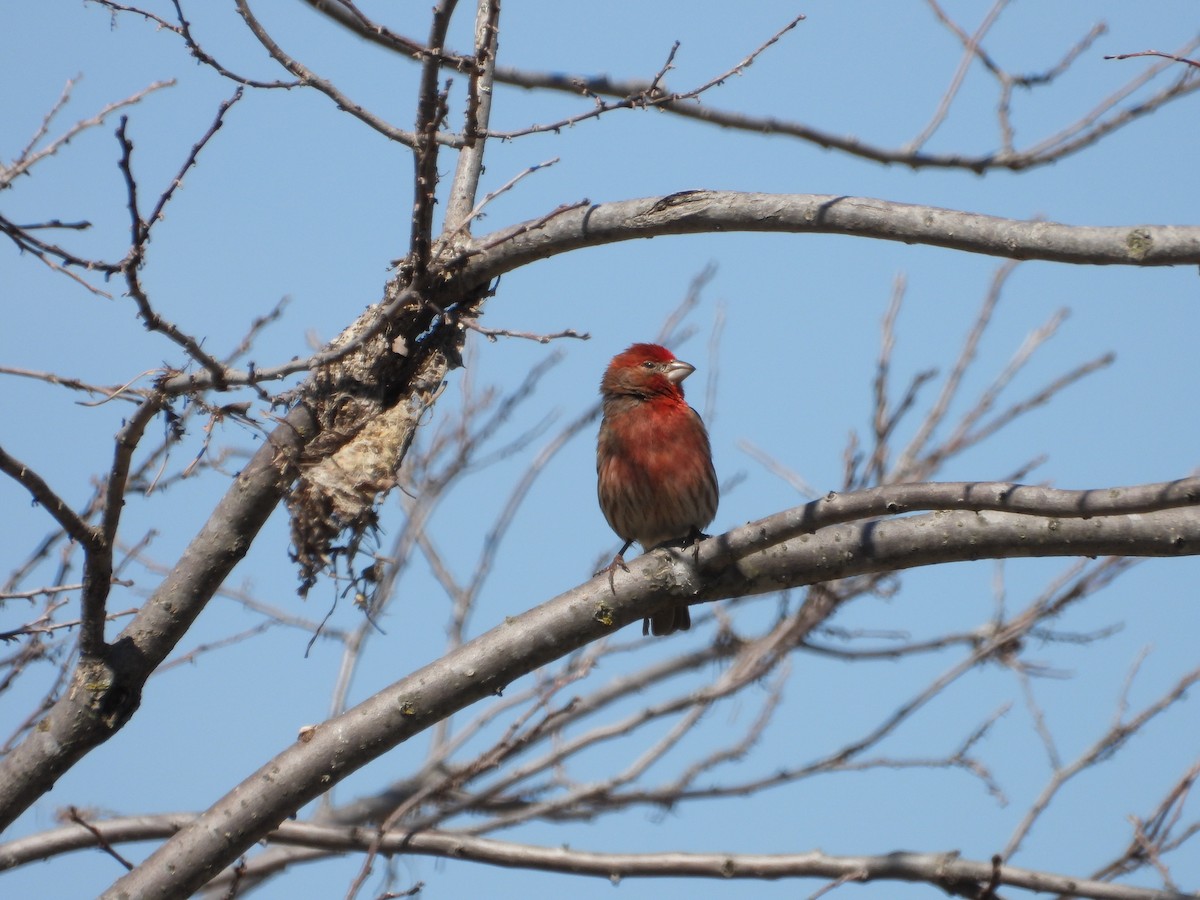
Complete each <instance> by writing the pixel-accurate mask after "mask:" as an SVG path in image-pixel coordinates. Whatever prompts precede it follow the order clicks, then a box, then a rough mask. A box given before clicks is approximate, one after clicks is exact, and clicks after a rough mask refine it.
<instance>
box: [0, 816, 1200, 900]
mask: <svg viewBox="0 0 1200 900" xmlns="http://www.w3.org/2000/svg"><path fill="white" fill-rule="evenodd" d="M195 819H196V816H195V815H194V814H190V813H163V814H161V815H155V816H124V817H121V818H119V819H110V820H107V821H93V822H89V825H90V826H91V827H90V828H85V827H83V826H80V825H68V826H64V827H62V828H56V829H53V830H51V831H46V832H42V833H41V834H36V835H31V836H30V837H27V838H20V839H18V840H15V841H11V842H9V843H7V844H4V845H0V870H4V869H11V868H15V867H17V866H22V865H26V864H28V863H30V862H34V861H37V860H44V859H47V858H50V857H53V856H57V855H60V854H63V853H68V852H71V851H73V850H80V849H84V848H91V847H95V846H97V845H98V844H99V841H100V840H104V841H105V842H107V843H108V844H110V845H112V844H120V843H127V842H132V841H148V840H155V839H162V838H165V837H169V836H171V835H172V834H175V833H176V832H178V831H179V830H180V829H182V828H184V827H186V826H187V825H189V824H190V823H191V822H193V821H195ZM268 839H269V840H270V841H271V843H273V844H278V845H291V846H295V847H304V848H309V849H313V850H323V851H325V852H327V853H345V852H355V851H359V852H362V851H367V850H368V849H370V847H371V846H372V845H373V844H377V849H378V852H379V853H381V854H383V855H386V856H404V855H412V854H418V855H422V856H434V857H439V858H443V859H457V860H468V861H471V862H480V863H487V864H488V865H494V866H504V867H507V868H519V869H532V870H538V871H542V872H561V873H564V874H571V875H594V876H596V877H599V878H606V879H618V878H620V879H624V878H662V877H690V878H712V879H729V878H737V879H750V880H763V879H776V878H824V879H829V878H838V879H845V880H847V881H854V882H858V883H866V882H870V881H899V882H913V883H923V884H930V885H934V886H937V887H942V888H951V889H954V892H955V893H958V892H959V891H961V889H962V888H963V887H964V886H966V885H967V884H974V885H976V886H977V887H978V886H983V885H987V884H989V883H992V881H993V876H995V884H996V885H997V886H998V885H1005V886H1008V887H1013V888H1024V889H1026V890H1030V891H1037V892H1039V893H1060V894H1070V895H1071V896H1072V897H1086V898H1093V900H1194V898H1196V897H1198V896H1200V894H1182V893H1176V892H1164V891H1160V890H1154V889H1151V888H1139V887H1131V886H1128V885H1122V884H1111V883H1109V882H1105V881H1092V880H1081V879H1078V878H1074V877H1070V876H1064V875H1057V874H1054V873H1051V872H1043V871H1037V870H1033V869H1022V868H1017V867H1015V866H998V867H997V866H996V864H995V863H994V862H993V861H992V860H971V859H963V858H962V857H961V856H960V855H959V854H958V853H957V852H950V853H905V852H900V853H889V854H886V855H881V856H833V855H830V854H827V853H822V852H820V851H811V852H808V853H787V854H741V853H591V852H588V851H586V850H574V849H570V848H567V847H539V846H536V845H532V844H520V843H516V842H513V841H498V840H494V839H491V838H481V837H469V836H466V835H459V834H453V833H447V832H439V831H425V832H418V833H415V834H414V833H412V832H409V831H407V830H397V831H391V832H388V833H387V834H385V835H383V836H382V837H381V836H379V834H378V833H377V832H376V831H374V830H373V829H365V828H358V827H346V826H338V825H313V824H308V823H304V822H285V823H284V824H282V825H280V826H279V827H278V828H277V829H275V830H274V831H272V832H271V833H270V835H269V836H268Z"/></svg>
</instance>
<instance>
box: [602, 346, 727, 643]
mask: <svg viewBox="0 0 1200 900" xmlns="http://www.w3.org/2000/svg"><path fill="white" fill-rule="evenodd" d="M694 371H695V368H694V367H693V366H691V365H688V364H687V363H685V362H682V361H680V360H678V359H676V358H675V356H674V355H673V354H672V353H671V351H670V350H667V349H666V348H665V347H660V346H658V345H657V344H634V345H633V346H632V347H630V348H629V349H628V350H625V351H624V352H623V353H619V354H617V356H615V357H613V360H612V362H611V363H609V365H608V369H607V371H605V373H604V379H603V380H602V381H601V382H600V393H601V395H602V396H603V398H604V418H603V420H602V421H601V423H600V435H599V439H598V441H597V444H596V474H597V493H598V495H599V498H600V509H601V510H602V511H603V512H604V518H606V519H607V520H608V524H609V525H610V526H612V530H613V531H615V532H616V533H617V535H618V536H619V537H620V538H621V540H623V541H624V542H625V545H624V546H623V547H622V548H621V552H620V553H618V554H617V555H616V557H614V558H613V561H612V564H611V565H610V566H609V567H608V571H609V577H610V579H611V577H612V574H613V571H614V568H615V567H618V566H619V567H621V568H624V567H625V559H624V555H625V551H626V550H628V549H629V546H630V545H631V544H632V543H634V542H635V541H636V542H637V543H639V544H641V545H642V549H644V550H651V549H653V548H654V547H656V546H658V545H659V544H662V543H664V542H666V541H674V540H680V539H682V538H692V537H696V536H697V535H699V534H701V532H702V530H703V529H704V527H705V526H706V525H708V523H709V522H711V521H712V520H713V516H715V515H716V513H717V500H718V488H717V473H716V470H715V469H713V464H712V450H711V448H710V446H709V443H708V432H707V431H705V429H704V423H703V422H702V421H701V419H700V415H699V413H697V412H696V411H695V410H694V409H692V408H691V407H690V406H688V405H687V402H686V401H685V400H684V399H683V388H681V387H680V382H682V381H683V380H684V379H685V378H687V377H688V375H690V374H692V372H694ZM647 623H648V624H649V626H650V631H652V632H653V633H654V634H656V635H660V634H671V633H672V632H674V631H686V630H687V629H688V628H690V627H691V624H692V620H691V616H690V615H689V613H688V608H687V606H686V605H685V604H680V605H678V606H674V607H672V608H670V609H666V610H664V611H662V612H659V613H655V614H654V615H653V616H651V617H650V619H648V620H647ZM645 630H646V629H645V626H643V633H644V632H645Z"/></svg>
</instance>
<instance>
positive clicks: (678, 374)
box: [665, 359, 696, 384]
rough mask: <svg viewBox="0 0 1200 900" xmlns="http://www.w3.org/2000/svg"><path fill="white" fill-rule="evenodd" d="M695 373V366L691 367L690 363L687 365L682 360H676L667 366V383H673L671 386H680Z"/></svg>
mask: <svg viewBox="0 0 1200 900" xmlns="http://www.w3.org/2000/svg"><path fill="white" fill-rule="evenodd" d="M695 371H696V367H695V366H693V365H691V364H690V363H685V362H684V361H683V360H682V359H676V360H673V361H672V362H671V363H670V364H669V365H668V366H667V371H666V373H665V374H666V376H667V381H669V382H671V384H679V382H681V381H683V379H685V378H687V377H688V376H689V375H691V374H692V373H693V372H695Z"/></svg>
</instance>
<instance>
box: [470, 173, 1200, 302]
mask: <svg viewBox="0 0 1200 900" xmlns="http://www.w3.org/2000/svg"><path fill="white" fill-rule="evenodd" d="M721 231H764V232H778V233H789V234H845V235H851V236H857V237H870V238H879V239H882V240H888V241H903V242H904V243H908V244H929V245H932V246H935V247H948V248H951V249H954V250H964V251H967V252H969V253H983V254H986V255H988V256H1001V257H1005V258H1007V259H1042V260H1051V261H1055V262H1066V263H1077V264H1083V265H1125V266H1173V265H1184V264H1190V265H1196V264H1200V226H1193V225H1189V226H1185V225H1119V226H1096V225H1060V224H1058V223H1055V222H1038V221H1022V220H1019V219H1000V218H997V217H995V216H985V215H979V214H977V213H968V212H961V211H959V210H953V209H941V208H939V207H935V206H915V205H913V204H909V203H892V202H890V201H887V200H875V199H872V198H870V197H844V196H843V197H837V196H830V195H822V194H746V193H740V192H738V191H684V192H682V193H678V194H671V195H668V196H665V197H646V198H642V199H637V200H620V201H617V202H614V203H598V204H590V205H582V206H579V207H575V208H572V209H568V210H566V211H564V212H561V213H559V214H557V215H552V216H547V217H542V218H541V219H536V220H531V221H529V222H524V223H521V224H519V225H514V226H511V227H509V228H505V229H502V230H500V231H497V232H494V233H492V234H489V235H485V236H483V237H480V238H478V239H476V240H475V242H474V243H473V244H472V247H471V249H470V250H468V251H467V255H466V264H467V266H468V269H469V270H470V271H471V272H472V273H473V275H472V277H471V279H470V280H472V281H483V280H486V279H490V278H494V277H495V276H497V275H502V274H504V273H505V272H510V271H512V270H513V269H516V268H518V267H520V266H523V265H525V264H527V263H529V262H532V261H534V260H537V259H542V258H545V257H549V256H556V255H557V254H560V253H565V252H567V251H569V250H577V249H579V248H581V247H596V246H600V245H601V244H611V243H614V242H616V241H627V240H632V239H634V238H652V237H661V236H663V235H669V234H699V233H713V232H721Z"/></svg>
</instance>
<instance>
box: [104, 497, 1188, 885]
mask: <svg viewBox="0 0 1200 900" xmlns="http://www.w3.org/2000/svg"><path fill="white" fill-rule="evenodd" d="M1177 484H1186V485H1187V486H1188V488H1189V489H1194V488H1195V486H1196V483H1195V481H1194V480H1192V479H1188V480H1187V481H1181V482H1178V483H1177ZM914 487H915V486H911V485H906V486H900V488H901V490H900V491H899V493H897V494H895V495H894V496H896V497H900V498H903V497H904V491H905V490H908V489H913V488H914ZM927 487H929V488H930V490H932V491H933V492H934V493H935V494H936V493H938V492H939V491H940V490H941V487H940V486H936V485H935V486H927ZM959 488H960V493H961V494H962V495H963V499H962V503H964V504H966V505H967V506H968V507H978V508H980V509H985V510H989V511H974V510H973V509H967V510H959V511H953V512H938V513H934V514H931V515H924V516H916V517H906V518H902V519H896V520H889V521H884V522H879V521H871V522H866V523H858V524H839V525H831V526H826V527H823V528H821V529H820V530H819V531H818V532H816V533H815V534H811V535H808V536H805V537H799V538H798V539H796V540H794V541H792V540H790V539H789V538H785V537H784V536H785V535H791V536H795V535H800V534H801V533H803V532H805V531H811V530H812V521H813V516H814V515H819V511H818V510H819V504H821V503H824V502H826V501H816V502H815V503H814V504H809V505H808V506H807V507H800V508H799V509H798V510H793V511H791V512H789V513H781V514H780V515H779V516H773V517H771V518H769V519H764V520H762V521H760V522H756V523H751V524H750V525H747V526H744V527H742V528H739V529H735V530H734V531H732V532H729V533H728V534H725V535H721V536H719V537H717V538H713V539H710V540H707V541H704V542H702V543H701V544H700V545H699V546H698V548H697V553H696V563H697V564H696V567H693V565H692V556H693V554H692V553H691V552H690V551H689V552H686V553H679V552H673V551H661V550H660V551H655V552H652V553H648V554H646V555H644V556H642V557H640V558H639V559H637V560H635V561H634V562H632V563H631V564H630V566H629V570H630V571H629V574H628V575H624V576H623V577H620V578H618V579H617V587H616V589H615V590H611V589H610V588H609V583H608V579H607V578H604V577H601V578H595V579H593V580H592V581H590V582H588V583H586V584H584V585H581V586H580V587H578V588H575V589H572V590H570V591H568V592H566V593H564V594H562V595H560V596H559V597H556V598H555V599H553V600H550V601H549V602H547V603H544V604H542V605H540V606H538V607H535V608H534V609H531V610H529V611H528V612H526V613H523V614H521V615H519V616H515V617H510V618H508V619H507V620H506V621H505V622H503V623H502V624H500V625H499V626H497V627H496V628H494V629H492V630H491V631H489V632H487V633H486V634H484V635H482V636H480V637H479V638H476V639H475V640H473V641H471V642H470V643H467V644H465V645H463V646H462V647H460V648H458V649H457V650H454V651H452V652H450V653H448V654H446V655H445V656H444V657H442V658H440V659H438V660H436V661H434V662H432V663H430V664H428V665H426V666H424V667H422V668H421V669H419V670H417V671H416V672H414V673H412V674H411V675H409V676H407V677H405V678H403V679H401V680H400V681H398V682H396V683H394V684H392V685H391V686H389V687H387V688H385V689H383V690H382V691H380V692H379V693H377V694H375V695H374V696H373V697H371V698H369V699H367V700H365V701H364V702H362V703H360V704H359V705H358V706H356V707H354V708H352V709H350V710H348V711H347V712H345V713H343V714H342V715H340V716H337V717H335V718H333V719H330V720H328V721H327V722H325V723H323V724H322V725H320V726H318V727H317V728H316V729H314V730H313V731H312V732H311V733H310V734H309V735H308V736H307V740H306V741H303V742H297V743H295V744H293V745H291V746H290V747H288V748H287V749H285V750H284V751H283V752H281V753H280V754H279V755H278V756H276V757H275V758H274V759H272V760H270V761H268V762H267V763H266V764H265V765H264V766H263V767H262V768H261V769H260V770H259V771H258V772H257V773H255V774H253V775H251V776H250V777H249V778H247V779H246V780H245V781H243V782H242V784H240V785H238V786H237V787H235V788H234V789H233V790H232V791H231V792H230V793H228V794H227V795H226V796H225V797H223V798H222V799H220V800H218V801H217V802H216V803H214V804H213V805H212V806H211V807H210V808H209V809H208V810H207V811H206V812H205V813H204V814H203V815H201V816H200V817H199V818H198V819H196V820H195V822H194V823H192V824H191V825H189V826H187V827H186V828H184V829H183V830H182V831H181V832H180V833H179V834H178V835H176V836H175V837H174V838H172V839H171V840H169V841H167V842H166V843H165V844H164V845H163V846H161V847H160V848H159V849H158V850H157V851H155V853H154V854H153V855H152V856H151V857H150V858H149V859H147V860H146V861H145V862H144V863H143V864H142V865H141V866H139V867H138V868H136V869H135V870H134V871H133V872H130V873H129V874H128V875H126V876H125V877H124V878H122V879H121V880H120V881H118V882H117V883H116V884H115V885H113V887H112V888H111V889H110V892H109V893H108V894H106V895H105V896H109V897H117V896H138V897H146V898H150V897H161V896H167V895H168V893H170V894H175V893H180V892H183V893H187V892H191V891H195V890H197V889H199V888H200V886H201V885H203V884H204V883H205V882H206V881H208V880H209V879H211V878H213V877H214V876H215V875H216V874H217V873H218V872H219V871H220V870H221V869H223V868H224V867H225V866H226V865H229V864H230V863H231V862H233V861H234V860H235V859H236V858H237V857H238V856H239V855H240V854H241V853H243V852H244V851H245V850H246V849H247V848H249V847H250V846H251V845H253V844H254V843H255V842H256V841H258V840H260V839H262V838H263V837H265V836H266V835H267V834H268V833H269V832H270V831H271V829H273V828H274V827H276V826H278V825H279V824H280V823H281V822H282V821H283V820H284V819H285V818H286V817H287V816H289V815H291V814H292V813H294V812H295V811H296V810H297V809H299V808H300V807H301V806H303V805H304V804H305V803H307V802H309V801H311V800H313V799H315V798H316V797H318V796H320V795H321V794H323V793H324V792H326V791H328V790H329V789H330V788H332V787H333V786H334V785H335V784H337V783H338V782H340V781H341V780H342V779H343V778H345V777H346V776H348V775H349V774H351V773H352V772H354V771H356V770H357V769H359V768H360V767H362V766H363V765H365V764H366V763H367V762H369V761H371V760H373V759H376V758H378V757H379V756H380V755H382V754H383V753H385V752H387V751H388V750H390V749H392V748H393V747H395V746H396V745H398V744H400V743H402V742H404V741H405V740H407V739H409V738H411V737H413V736H414V735H416V734H419V733H421V732H422V731H424V730H425V729H426V728H428V727H430V726H432V725H434V724H436V723H437V722H439V721H441V720H442V719H444V718H446V717H447V716H449V715H452V714H453V713H455V712H457V711H458V710H460V709H463V708H464V707H466V706H468V705H470V704H472V703H474V702H476V701H478V700H481V699H484V698H485V697H487V696H489V695H494V694H496V693H498V692H500V691H502V690H503V689H504V688H505V687H506V686H507V685H509V684H510V683H512V682H513V681H514V680H515V679H517V678H519V677H521V676H522V675H526V674H528V673H530V672H532V671H533V670H534V669H537V668H539V667H540V666H542V665H544V664H546V663H548V662H551V661H552V660H554V659H558V658H560V657H562V656H564V655H566V654H567V653H569V652H571V651H572V650H576V649H578V648H580V647H582V646H583V645H585V644H587V643H588V642H590V641H592V640H595V639H598V638H600V637H603V636H605V635H608V634H612V633H613V632H614V631H615V630H616V629H619V628H621V627H623V626H624V625H627V624H629V623H630V622H633V621H636V620H639V619H641V618H643V617H645V616H646V615H648V614H649V613H652V612H653V611H655V610H656V609H659V608H662V607H665V606H666V605H668V604H669V603H672V602H676V603H677V602H679V601H680V600H683V601H690V602H696V601H698V600H701V599H717V598H724V597H731V596H742V595H746V594H751V593H764V592H768V591H777V590H779V589H781V588H783V587H792V586H800V585H804V584H813V583H816V582H822V581H828V580H831V579H837V578H845V577H848V576H851V575H857V574H866V573H874V572H882V571H896V570H898V569H904V568H911V567H914V566H919V565H927V564H932V563H940V562H948V561H961V560H974V559H981V558H988V557H997V558H1005V557H1022V556H1099V555H1110V554H1121V555H1126V556H1129V555H1134V556H1182V555H1198V554H1200V510H1197V509H1190V508H1189V509H1171V508H1167V509H1161V508H1160V509H1159V511H1154V512H1146V513H1140V514H1136V515H1094V516H1093V517H1092V518H1082V516H1085V515H1089V514H1091V513H1090V509H1091V507H1089V503H1088V501H1087V499H1086V498H1087V497H1097V498H1102V496H1103V495H1104V493H1105V492H1103V491H1092V492H1062V494H1051V495H1049V496H1050V498H1051V503H1050V506H1049V507H1048V511H1047V512H1046V513H1044V514H1043V515H1031V514H1022V513H1014V512H995V511H990V510H991V508H993V507H996V506H1000V507H1001V508H1004V509H1007V508H1011V505H1012V504H1017V505H1020V504H1021V503H1022V502H1023V500H1022V498H1023V491H1024V489H1023V488H1018V486H1015V485H1009V486H1007V490H1005V491H1003V492H1001V493H999V494H996V493H995V492H994V491H992V490H990V489H989V490H982V491H977V490H975V489H974V488H972V487H968V488H967V489H965V490H962V486H959ZM886 490H887V489H883V490H881V491H877V492H870V493H872V494H876V495H877V496H876V497H875V502H878V501H879V500H880V499H882V498H883V497H884V496H886ZM1030 490H1031V491H1034V492H1038V491H1042V490H1046V489H1042V488H1031V489H1030ZM1155 491H1157V492H1158V493H1159V494H1160V495H1162V497H1164V498H1165V499H1162V500H1160V501H1159V502H1160V503H1161V504H1162V505H1163V506H1168V507H1169V506H1171V505H1192V504H1194V503H1195V496H1194V495H1189V494H1188V493H1187V491H1186V490H1184V491H1183V493H1182V496H1179V495H1175V494H1172V493H1171V488H1170V487H1169V486H1163V485H1157V486H1153V487H1147V488H1146V491H1145V494H1146V495H1153V494H1154V493H1155ZM1133 492H1134V499H1133V500H1131V501H1130V502H1131V503H1149V504H1151V505H1153V503H1154V501H1153V499H1152V497H1151V496H1142V495H1141V494H1140V493H1139V492H1138V490H1137V489H1133ZM981 494H983V495H986V496H979V495H981ZM1068 494H1073V495H1074V496H1075V502H1074V504H1070V503H1062V502H1057V503H1055V502H1054V501H1056V500H1057V501H1061V500H1063V499H1064V495H1068ZM1120 494H1121V491H1117V492H1116V499H1115V500H1114V501H1113V502H1119V498H1120ZM848 496H850V497H853V495H848ZM910 499H911V498H910ZM831 502H836V500H835V501H831ZM850 502H851V503H853V502H855V501H854V500H851V501H850ZM899 503H900V501H899V500H897V504H898V505H897V510H896V511H900V506H899ZM869 505H870V504H868V506H869ZM1101 505H1103V503H1102V502H1101ZM886 508H887V507H886V505H885V506H884V509H886ZM910 508H911V507H910ZM1138 508H1142V507H1140V506H1139V507H1138ZM1071 511H1074V513H1075V515H1076V516H1079V517H1078V518H1062V517H1061V516H1063V515H1067V514H1068V513H1070V512H1071ZM781 541H786V542H783V543H781ZM731 560H732V561H731ZM813 624H816V622H815V620H814V622H813ZM800 637H803V635H800Z"/></svg>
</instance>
